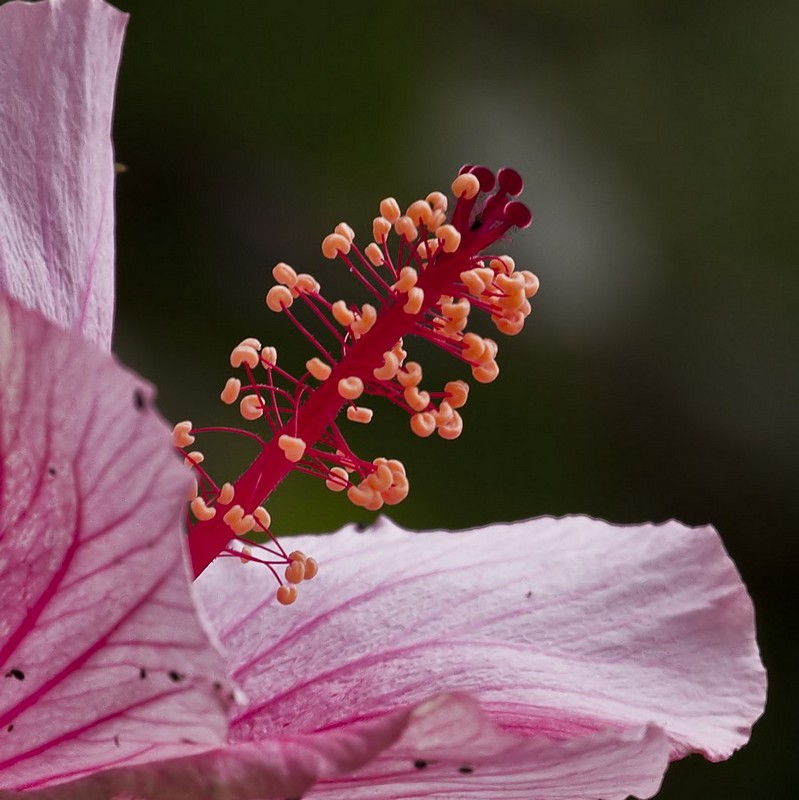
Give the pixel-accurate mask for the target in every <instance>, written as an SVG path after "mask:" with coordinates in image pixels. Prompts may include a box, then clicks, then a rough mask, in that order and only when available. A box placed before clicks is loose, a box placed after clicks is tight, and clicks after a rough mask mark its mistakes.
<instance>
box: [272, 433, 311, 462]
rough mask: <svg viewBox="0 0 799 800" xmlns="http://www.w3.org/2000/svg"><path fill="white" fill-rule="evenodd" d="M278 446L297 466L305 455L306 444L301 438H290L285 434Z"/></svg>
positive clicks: (278, 441)
mask: <svg viewBox="0 0 799 800" xmlns="http://www.w3.org/2000/svg"><path fill="white" fill-rule="evenodd" d="M277 446H278V447H279V448H280V449H281V450H282V451H283V455H284V456H286V458H287V459H288V460H289V461H292V462H294V463H295V464H296V463H297V462H298V461H299V460H300V459H301V458H302V457H303V455H305V442H304V440H303V439H301V438H300V437H299V436H289V435H288V434H285V433H284V434H283V435H282V436H281V437H280V438H279V439H278V440H277Z"/></svg>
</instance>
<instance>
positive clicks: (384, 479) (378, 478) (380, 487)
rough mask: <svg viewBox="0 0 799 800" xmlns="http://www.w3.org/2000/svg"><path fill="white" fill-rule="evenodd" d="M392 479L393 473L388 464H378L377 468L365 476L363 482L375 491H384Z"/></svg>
mask: <svg viewBox="0 0 799 800" xmlns="http://www.w3.org/2000/svg"><path fill="white" fill-rule="evenodd" d="M393 480H394V473H393V472H392V471H391V468H390V467H389V466H388V464H378V465H377V469H375V471H374V472H370V473H369V474H368V475H367V476H366V479H365V482H366V483H367V484H368V485H369V486H371V487H372V488H373V489H374V490H375V491H376V492H384V491H385V490H386V489H388V487H389V486H391V483H392V481H393Z"/></svg>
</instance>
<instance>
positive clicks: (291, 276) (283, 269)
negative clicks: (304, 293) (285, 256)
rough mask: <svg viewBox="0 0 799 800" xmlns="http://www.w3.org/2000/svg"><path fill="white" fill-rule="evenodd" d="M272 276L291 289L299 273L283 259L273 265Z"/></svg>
mask: <svg viewBox="0 0 799 800" xmlns="http://www.w3.org/2000/svg"><path fill="white" fill-rule="evenodd" d="M272 277H273V278H274V279H275V280H276V281H277V282H278V283H281V284H283V286H288V287H289V289H291V288H292V287H293V286H294V284H295V283H297V273H296V272H295V271H294V269H293V268H292V267H290V266H289V265H288V264H285V263H284V262H283V261H281V262H280V263H279V264H276V265H275V266H274V267H272Z"/></svg>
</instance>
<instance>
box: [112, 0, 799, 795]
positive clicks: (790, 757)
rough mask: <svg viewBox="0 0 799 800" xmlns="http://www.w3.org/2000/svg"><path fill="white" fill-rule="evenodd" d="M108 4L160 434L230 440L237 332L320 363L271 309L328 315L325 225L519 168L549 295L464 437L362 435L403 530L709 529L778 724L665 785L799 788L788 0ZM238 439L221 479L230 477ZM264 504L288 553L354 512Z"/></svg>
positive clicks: (331, 271) (333, 275) (306, 490)
mask: <svg viewBox="0 0 799 800" xmlns="http://www.w3.org/2000/svg"><path fill="white" fill-rule="evenodd" d="M118 5H120V6H121V7H122V8H123V9H124V10H126V11H130V12H131V14H132V18H131V22H130V26H129V31H128V38H127V45H126V50H125V56H124V59H123V65H122V72H121V76H120V86H119V96H118V97H119V99H118V107H117V114H116V129H115V139H116V147H117V157H118V159H119V161H121V162H122V163H124V164H125V165H126V166H127V167H128V172H127V173H126V174H124V175H122V176H121V178H120V181H119V191H118V210H119V221H118V242H119V253H118V263H119V317H118V320H119V321H118V329H117V338H116V348H117V351H118V352H119V354H120V356H121V357H122V359H123V360H124V361H125V362H126V363H128V364H129V365H131V366H132V367H134V368H135V369H137V370H138V371H140V372H141V373H143V374H144V375H146V376H148V377H149V378H150V379H151V380H153V381H154V382H155V383H157V384H158V387H159V391H160V402H161V407H162V409H163V411H164V413H165V414H166V416H167V417H168V418H170V419H172V420H178V419H183V418H190V419H192V420H194V422H195V423H197V424H213V423H216V424H224V423H225V422H226V421H230V420H231V419H232V417H231V416H230V414H229V413H227V409H225V408H224V407H222V406H221V404H219V402H218V400H217V398H218V393H219V391H220V390H221V387H222V386H223V384H224V382H225V380H226V379H227V377H228V375H229V374H230V369H229V366H228V365H227V357H228V354H229V351H230V349H231V347H232V346H233V345H234V344H236V343H238V342H239V341H240V340H241V339H242V338H244V337H245V336H251V335H252V336H257V337H259V338H260V339H261V340H262V341H263V342H265V343H272V344H276V345H277V346H278V347H279V349H280V353H281V359H282V360H283V361H284V362H289V363H292V362H293V363H301V362H302V361H304V360H305V359H306V358H307V357H308V356H309V350H308V348H307V347H306V346H305V345H304V343H303V342H302V341H301V340H300V338H299V337H298V336H296V335H294V333H293V331H292V330H291V328H290V325H289V324H288V322H287V320H285V319H284V318H282V317H280V316H278V315H274V314H270V313H268V312H267V311H266V308H265V306H264V302H263V297H264V293H265V291H266V289H267V288H268V287H269V286H270V285H271V284H272V280H271V273H270V271H271V267H272V266H273V265H274V263H276V262H277V261H279V260H286V261H288V262H289V263H291V264H293V265H294V266H296V267H297V268H298V269H301V270H307V271H314V272H315V273H316V274H317V276H318V277H319V278H320V280H321V281H322V283H323V286H324V287H325V289H326V290H329V292H330V294H329V296H330V297H331V299H335V298H336V297H339V296H343V295H344V294H345V293H347V291H348V289H347V287H348V286H352V284H351V283H350V282H349V280H348V279H347V278H346V276H345V275H344V274H343V270H342V269H340V268H337V267H335V266H333V265H331V264H330V263H329V262H327V261H324V260H323V259H322V257H321V255H320V252H319V243H320V241H321V239H322V237H323V236H324V235H325V234H327V233H328V232H329V231H330V230H331V229H332V227H333V226H334V225H335V224H336V223H337V222H339V221H341V220H342V219H344V220H347V221H348V222H350V223H351V224H352V225H353V226H354V227H355V229H356V231H362V232H363V233H364V235H363V236H362V237H361V240H362V241H364V242H365V241H368V239H367V238H366V232H367V231H368V230H369V229H370V228H371V219H372V217H373V216H374V215H375V213H376V206H377V202H378V201H379V199H380V198H382V197H383V196H385V195H387V194H394V195H395V196H396V197H397V198H399V199H400V202H402V203H407V202H409V201H411V200H413V199H415V198H416V197H418V196H420V195H421V196H424V194H426V193H427V192H428V191H430V190H432V189H443V190H447V189H448V186H449V183H450V181H451V179H452V177H453V176H454V174H455V172H456V170H457V168H458V167H459V166H460V164H462V163H464V162H470V163H484V164H487V165H489V166H492V167H498V166H501V165H503V164H508V165H512V166H514V167H516V168H517V169H518V170H519V171H521V172H522V174H523V175H524V176H525V179H526V187H527V188H526V192H525V199H526V201H527V203H528V204H529V205H530V206H531V208H532V209H533V211H534V214H535V217H536V222H535V224H534V225H533V227H532V229H530V230H529V231H525V232H524V233H522V234H518V235H517V236H516V237H515V238H514V240H513V242H512V245H511V246H510V252H511V253H512V254H513V255H514V256H515V257H516V259H517V262H519V264H520V266H521V267H528V268H531V269H533V270H534V271H535V272H536V273H537V274H538V275H539V276H540V278H541V283H542V289H541V292H540V295H539V297H538V298H537V299H536V301H535V303H534V312H533V316H532V317H531V318H530V320H529V321H528V326H527V328H526V329H525V331H524V333H523V334H522V335H521V336H518V337H516V338H514V339H503V341H502V345H501V351H500V364H501V367H502V374H501V376H500V379H499V380H498V381H497V382H496V383H495V384H493V385H491V386H488V387H476V388H475V389H474V390H473V393H472V399H471V400H470V403H469V405H468V406H467V408H466V413H465V415H464V416H465V423H466V425H465V432H464V435H463V436H462V437H461V439H459V440H458V441H457V442H444V441H442V440H439V439H437V437H434V439H433V440H425V441H420V440H418V439H416V438H415V437H412V436H411V435H410V434H409V432H408V428H407V421H406V419H405V418H404V417H403V415H402V414H401V412H399V411H398V410H396V409H393V408H390V407H383V406H380V405H377V406H376V409H377V415H376V421H375V422H374V423H372V425H371V426H368V428H364V429H360V430H357V431H354V432H353V434H352V439H351V443H353V444H354V446H355V447H356V449H358V450H359V452H360V453H361V455H363V456H364V457H368V458H373V457H375V456H377V455H386V456H396V457H399V458H402V459H403V460H404V461H405V463H406V466H407V467H408V471H409V474H410V477H411V485H412V493H411V496H410V498H409V499H408V500H407V501H406V502H405V504H403V505H401V506H398V507H396V508H395V509H392V510H391V515H392V517H394V518H395V519H396V520H397V521H398V522H400V523H402V524H405V525H407V526H412V527H436V526H447V527H465V526H474V525H480V524H483V523H486V522H490V521H497V520H508V519H518V518H524V517H529V516H534V515H541V514H563V513H567V512H584V513H588V514H592V515H595V516H599V517H604V518H607V519H610V520H615V521H618V522H633V521H641V520H663V519H666V518H669V517H676V518H678V519H681V520H683V521H685V522H688V523H693V524H699V523H706V522H711V523H713V524H714V525H716V526H717V527H718V528H719V530H721V531H722V533H723V536H724V540H725V542H726V544H727V546H728V548H729V550H730V552H731V553H732V555H733V556H734V558H735V560H736V562H737V563H738V565H739V567H740V569H741V572H742V573H743V576H744V579H745V580H746V582H747V584H748V586H749V587H750V590H751V592H752V595H753V596H754V598H755V601H756V605H757V610H758V617H759V626H760V627H759V631H760V641H761V646H762V649H763V657H764V660H765V661H766V663H767V665H768V667H769V670H770V678H771V693H770V703H769V708H768V712H767V714H766V717H765V719H764V720H763V721H762V722H761V723H760V724H759V725H758V726H757V728H756V729H755V733H754V737H753V741H752V743H751V744H750V745H749V746H748V747H747V748H745V749H744V750H743V751H742V752H741V753H739V754H738V755H737V756H736V757H735V758H734V759H732V760H731V761H730V762H728V763H725V764H721V765H709V764H707V763H706V762H704V761H702V760H701V759H699V758H693V759H689V760H688V761H687V762H682V763H680V764H677V765H675V766H674V767H672V769H671V770H670V771H669V774H668V777H667V779H666V784H665V787H664V789H663V791H662V793H661V795H660V796H661V797H662V798H669V799H674V800H676V799H677V798H679V799H680V800H692V798H725V800H733V798H747V800H748V799H749V798H758V797H768V798H770V799H771V800H777V798H786V800H788V799H789V798H791V799H793V798H795V797H797V796H799V791H797V789H798V788H799V780H797V777H796V761H797V758H796V757H797V756H798V755H799V747H797V738H796V732H795V721H796V716H797V702H796V700H797V690H796V678H797V672H798V671H799V670H798V668H799V636H797V633H799V631H798V630H797V628H798V627H799V626H797V620H798V619H799V616H798V615H797V605H798V604H797V597H798V595H797V577H799V570H797V547H796V542H795V534H796V530H797V521H799V509H798V508H797V500H796V496H797V492H796V489H795V486H794V483H795V480H796V475H797V471H796V466H797V464H796V462H797V447H798V445H799V442H798V441H797V430H799V424H797V421H796V408H797V400H799V369H798V368H797V362H798V359H797V347H796V346H797V343H799V335H797V334H798V331H797V327H798V325H797V313H796V308H797V300H799V270H798V269H797V263H798V262H799V237H797V235H796V229H797V224H796V215H797V210H798V209H799V203H797V200H798V199H799V197H798V195H799V188H798V187H799V180H798V179H799V174H798V172H799V110H797V109H799V105H797V97H798V92H799V47H798V46H797V42H799V4H796V3H795V2H765V3H762V4H758V5H757V6H755V4H753V3H751V2H742V1H739V0H725V2H713V1H712V0H699V1H698V2H681V1H680V0H664V1H663V2H658V1H656V0H636V1H635V2H633V1H632V0H630V1H629V2H623V1H622V0H617V1H616V2H613V1H610V2H605V3H602V4H596V3H593V2H579V1H578V0H559V1H558V2H556V1H555V0H549V1H548V2H534V1H533V0H517V1H516V2H494V3H484V2H481V3H478V2H469V1H466V2H459V3H449V4H425V3H414V2H410V3H404V4H388V3H385V4H383V3H357V2H351V3H348V4H342V3H322V2H313V3H308V2H302V1H298V2H293V3H280V4H278V3H270V2H263V1H255V0H249V2H248V1H246V0H239V2H236V3H220V2H209V1H206V0H195V2H191V3H189V2H183V0H169V2H156V1H155V0H130V1H129V2H124V1H122V0H120V2H119V3H118ZM425 369H426V370H428V371H430V372H432V373H433V374H435V375H436V376H438V377H439V378H440V379H450V378H454V377H467V375H466V374H465V373H464V370H462V369H459V367H458V365H457V364H455V363H454V362H447V360H446V359H444V357H443V356H438V357H433V358H432V359H431V358H430V357H427V358H426V360H425ZM345 424H346V423H345ZM350 427H355V426H350ZM230 445H231V443H230V442H227V443H226V447H225V448H224V450H219V451H215V458H214V462H213V463H214V466H215V467H216V468H217V469H218V474H219V475H220V476H224V475H226V474H229V473H233V472H235V470H236V469H238V468H240V467H241V466H243V465H244V464H245V463H246V461H247V460H248V456H249V453H247V452H242V451H236V450H234V449H232V448H231V447H230ZM206 449H213V448H206ZM440 459H446V460H447V462H448V463H449V464H451V469H450V470H448V471H442V470H441V468H440V467H438V466H436V462H437V461H439V460H440ZM476 482H479V485H480V486H481V487H485V489H484V491H482V492H477V491H474V489H473V488H472V487H474V486H475V483H476ZM270 509H271V510H272V513H273V518H274V520H275V529H276V530H277V531H279V532H295V531H326V530H331V529H333V528H335V527H338V526H339V525H341V524H343V523H344V522H346V521H348V520H351V519H353V518H354V517H356V518H358V519H368V518H369V515H368V514H361V515H358V514H354V513H353V509H352V507H351V506H350V505H349V504H348V503H347V502H346V501H345V500H344V499H343V498H342V497H341V496H337V495H332V494H331V493H329V492H327V491H326V490H325V489H324V487H323V486H322V485H321V484H317V483H314V482H313V481H308V480H303V479H296V480H289V481H288V482H287V483H286V484H285V485H284V486H283V487H282V488H281V490H280V492H278V494H277V495H275V497H274V499H273V500H272V502H271V503H270ZM497 546H501V543H499V542H498V543H497Z"/></svg>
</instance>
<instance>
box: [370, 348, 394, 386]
mask: <svg viewBox="0 0 799 800" xmlns="http://www.w3.org/2000/svg"><path fill="white" fill-rule="evenodd" d="M398 369H399V361H398V360H397V357H396V356H395V355H394V353H392V352H390V351H386V352H385V353H383V366H382V367H378V368H377V369H373V370H372V375H374V376H375V378H377V380H379V381H390V380H391V379H392V378H393V377H394V376H395V375H396V374H397V370H398Z"/></svg>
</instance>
